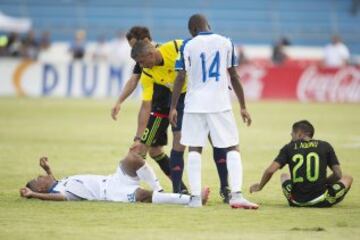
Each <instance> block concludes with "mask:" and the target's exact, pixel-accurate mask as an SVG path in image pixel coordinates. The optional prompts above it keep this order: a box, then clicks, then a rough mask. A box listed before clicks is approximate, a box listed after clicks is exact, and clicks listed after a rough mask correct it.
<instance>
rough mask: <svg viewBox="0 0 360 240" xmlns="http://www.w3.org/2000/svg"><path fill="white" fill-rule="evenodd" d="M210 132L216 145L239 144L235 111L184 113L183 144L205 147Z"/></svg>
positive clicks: (230, 145)
mask: <svg viewBox="0 0 360 240" xmlns="http://www.w3.org/2000/svg"><path fill="white" fill-rule="evenodd" d="M209 133H210V137H211V141H212V144H213V146H214V147H218V148H228V147H232V146H235V145H238V144H239V135H238V130H237V127H236V123H235V119H234V115H233V112H232V111H231V110H229V111H225V112H218V113H187V112H185V113H184V117H183V124H182V129H181V140H180V142H181V144H183V145H185V146H190V147H204V146H205V144H206V142H207V139H208V136H209Z"/></svg>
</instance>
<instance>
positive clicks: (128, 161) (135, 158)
mask: <svg viewBox="0 0 360 240" xmlns="http://www.w3.org/2000/svg"><path fill="white" fill-rule="evenodd" d="M144 164H145V161H144V159H143V158H142V157H141V156H140V155H139V154H135V153H129V154H128V155H127V156H126V158H124V159H123V160H122V161H121V165H122V166H123V169H124V170H126V172H127V173H128V174H130V175H134V174H135V175H136V171H137V170H138V169H139V168H141V167H142V166H144Z"/></svg>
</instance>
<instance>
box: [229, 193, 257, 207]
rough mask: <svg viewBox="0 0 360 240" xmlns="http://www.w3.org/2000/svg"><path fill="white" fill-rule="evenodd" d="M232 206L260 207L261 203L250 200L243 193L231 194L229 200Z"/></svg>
mask: <svg viewBox="0 0 360 240" xmlns="http://www.w3.org/2000/svg"><path fill="white" fill-rule="evenodd" d="M229 204H230V207H231V208H243V209H258V208H259V205H257V204H256V203H252V202H250V201H248V200H247V199H246V198H244V197H242V196H241V193H234V194H231V198H230V201H229Z"/></svg>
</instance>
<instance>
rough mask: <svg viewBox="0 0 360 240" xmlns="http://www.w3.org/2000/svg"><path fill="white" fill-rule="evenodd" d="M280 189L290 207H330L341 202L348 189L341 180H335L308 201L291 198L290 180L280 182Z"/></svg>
mask: <svg viewBox="0 0 360 240" xmlns="http://www.w3.org/2000/svg"><path fill="white" fill-rule="evenodd" d="M282 190H283V193H284V195H285V197H286V199H287V200H288V202H289V205H290V206H292V207H319V208H321V207H331V206H333V205H335V204H337V203H339V202H341V201H342V200H343V199H344V197H345V195H346V193H347V192H348V191H349V189H346V187H345V185H344V184H343V183H342V182H337V183H334V184H331V185H328V186H327V189H326V191H325V192H324V193H323V194H322V195H320V196H319V197H317V198H315V199H313V200H311V201H308V202H297V201H296V200H295V199H293V198H292V195H291V191H292V182H291V180H286V181H285V182H284V183H283V184H282Z"/></svg>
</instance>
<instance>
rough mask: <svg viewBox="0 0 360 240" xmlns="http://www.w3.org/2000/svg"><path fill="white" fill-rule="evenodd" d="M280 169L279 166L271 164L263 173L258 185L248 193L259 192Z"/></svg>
mask: <svg viewBox="0 0 360 240" xmlns="http://www.w3.org/2000/svg"><path fill="white" fill-rule="evenodd" d="M279 168H280V164H279V163H277V162H275V161H274V162H272V163H271V164H270V166H269V167H268V168H267V169H266V170H265V171H264V173H263V175H262V177H261V181H260V183H255V184H253V185H252V186H251V187H250V193H253V192H259V191H261V190H262V189H263V188H264V187H265V185H266V184H267V183H268V182H269V180H270V179H271V177H272V175H273V174H274V173H275V172H276V171H277V170H278V169H279Z"/></svg>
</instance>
